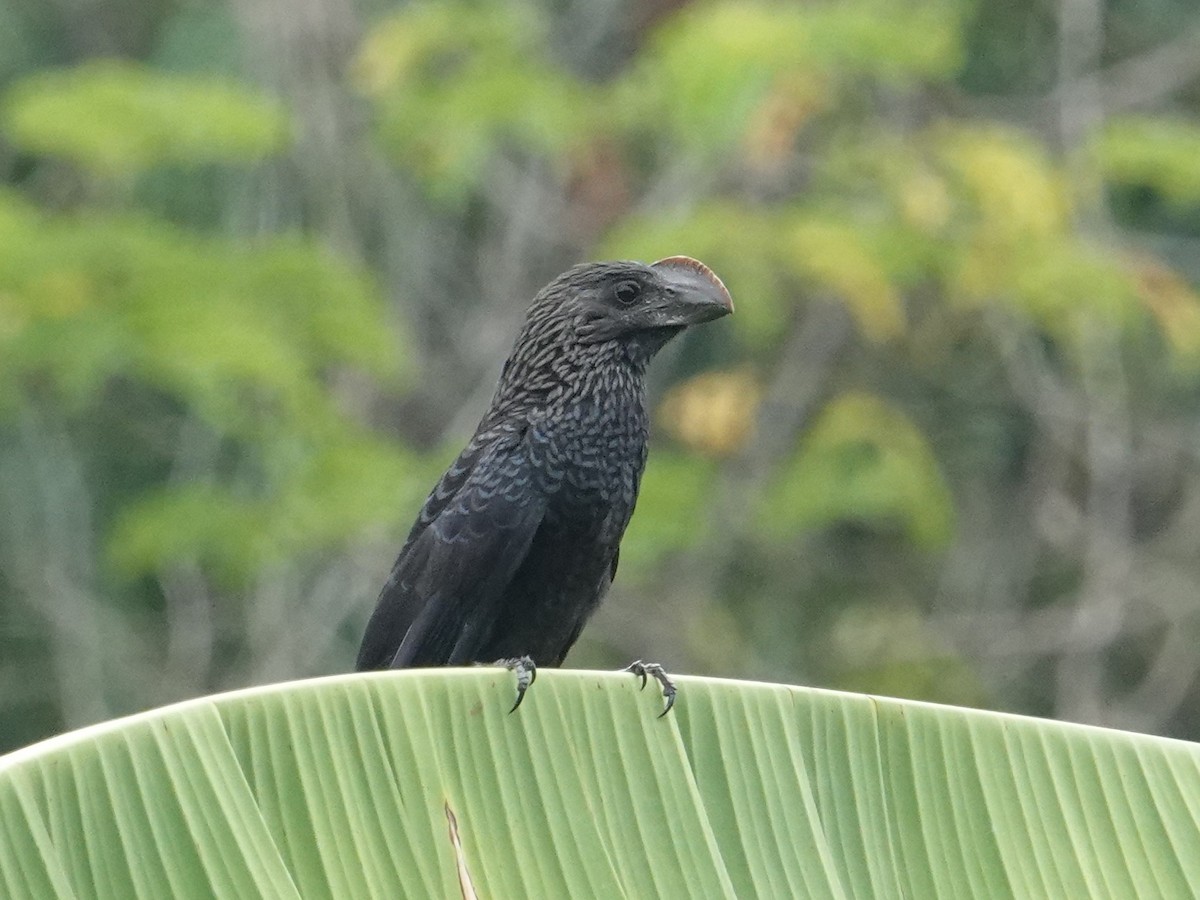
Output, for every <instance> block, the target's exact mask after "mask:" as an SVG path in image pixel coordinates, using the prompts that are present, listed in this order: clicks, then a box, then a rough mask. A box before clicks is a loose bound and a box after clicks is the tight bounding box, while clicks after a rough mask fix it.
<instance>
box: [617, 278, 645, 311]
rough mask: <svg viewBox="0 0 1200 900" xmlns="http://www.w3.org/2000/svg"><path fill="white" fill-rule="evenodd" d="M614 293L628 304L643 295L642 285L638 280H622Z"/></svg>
mask: <svg viewBox="0 0 1200 900" xmlns="http://www.w3.org/2000/svg"><path fill="white" fill-rule="evenodd" d="M614 293H616V295H617V299H618V300H619V301H621V302H622V303H624V304H626V305H628V304H630V303H632V302H633V301H634V300H636V299H637V298H638V297H640V296H641V294H642V286H641V285H640V284H638V283H637V282H636V281H622V282H621V283H620V284H618V285H617V287H616V290H615V292H614Z"/></svg>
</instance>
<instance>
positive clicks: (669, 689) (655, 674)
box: [621, 659, 676, 719]
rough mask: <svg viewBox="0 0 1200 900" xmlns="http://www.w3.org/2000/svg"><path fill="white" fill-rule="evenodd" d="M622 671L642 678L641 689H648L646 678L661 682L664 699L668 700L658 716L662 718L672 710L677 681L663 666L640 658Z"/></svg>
mask: <svg viewBox="0 0 1200 900" xmlns="http://www.w3.org/2000/svg"><path fill="white" fill-rule="evenodd" d="M621 671H622V672H632V673H633V674H634V676H635V677H637V678H641V679H642V687H641V690H645V689H646V680H647V679H648V678H653V679H654V680H655V681H657V682H658V683H659V684H661V685H662V693H663V700H664V701H665V702H666V706H664V707H663V711H662V712H660V713H659V714H658V717H659V718H660V719H661V718H662V717H663V716H665V715H666V714H667V713H669V712H670V711H671V707H672V706H674V705H675V693H676V689H675V682H673V681H672V680H671V679H670V677H669V676H668V675H667V673H666V672H665V671H664V670H663V667H662V666H660V665H659V664H658V663H648V662H642V661H641V660H640V659H639V660H637V661H636V662H631V663H630V664H629V665H627V666H626V667H625V668H624V669H622V670H621Z"/></svg>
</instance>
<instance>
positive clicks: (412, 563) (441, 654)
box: [357, 435, 545, 671]
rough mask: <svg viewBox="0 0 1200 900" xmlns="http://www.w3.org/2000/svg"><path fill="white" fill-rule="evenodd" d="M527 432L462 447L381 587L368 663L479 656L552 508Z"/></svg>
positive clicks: (365, 645)
mask: <svg viewBox="0 0 1200 900" xmlns="http://www.w3.org/2000/svg"><path fill="white" fill-rule="evenodd" d="M521 437H522V436H521V435H503V436H501V437H500V438H499V439H497V440H494V441H491V442H483V443H481V444H480V445H479V446H478V449H477V450H476V452H474V453H473V454H471V458H467V459H464V457H466V456H468V454H467V452H464V455H463V457H459V460H458V461H457V462H456V463H455V464H454V465H453V466H451V468H450V469H449V470H448V471H447V472H446V475H445V476H443V478H442V481H441V482H439V484H438V486H437V487H436V488H435V489H434V491H433V493H432V494H431V495H430V498H429V500H428V501H426V504H425V507H424V508H423V509H422V512H421V516H420V517H419V518H418V520H417V523H416V524H415V525H414V526H413V530H412V532H411V533H410V534H409V538H408V541H407V542H406V544H405V547H404V549H403V550H402V551H401V553H400V556H399V558H398V559H397V560H396V564H395V565H394V566H393V568H392V573H391V576H390V577H389V578H388V580H387V583H386V584H385V585H384V587H383V591H382V592H381V593H380V595H379V602H378V604H377V605H376V607H375V612H374V614H373V615H372V616H371V621H370V622H369V623H368V625H367V630H366V634H365V635H364V636H363V642H362V647H361V648H360V650H359V654H358V663H357V668H358V669H359V670H360V671H361V670H364V669H376V668H381V667H384V666H389V665H390V666H393V667H406V666H427V665H457V664H461V663H464V662H470V661H472V660H473V659H474V654H475V653H476V652H477V651H478V650H479V648H480V646H482V644H483V643H484V642H485V641H486V640H487V638H488V632H489V631H490V629H491V626H492V624H493V622H494V621H495V619H496V616H497V615H498V613H499V610H500V603H501V600H502V597H503V594H504V590H505V588H506V587H507V586H508V583H509V581H511V580H512V576H513V573H514V572H516V570H517V568H518V567H519V566H520V564H521V562H522V561H523V560H524V558H525V555H526V553H527V552H528V550H529V545H530V543H531V542H532V541H533V536H534V534H535V533H536V532H537V529H538V526H539V525H540V524H541V521H542V516H543V514H544V512H545V498H544V495H542V494H541V492H539V491H538V490H536V488H535V486H534V484H533V479H532V471H531V466H530V462H529V456H528V453H527V452H526V449H525V448H524V446H523V441H522V440H521ZM473 446H475V443H474V442H473ZM471 449H472V448H471V447H468V451H470V450H471Z"/></svg>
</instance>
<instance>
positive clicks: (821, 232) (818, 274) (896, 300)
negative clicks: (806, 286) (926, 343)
mask: <svg viewBox="0 0 1200 900" xmlns="http://www.w3.org/2000/svg"><path fill="white" fill-rule="evenodd" d="M792 241H793V244H792V246H793V247H794V252H793V254H792V258H791V262H792V265H793V266H794V267H795V269H796V270H797V271H798V272H799V273H801V274H802V275H805V276H808V277H809V278H811V279H813V280H814V281H816V282H817V283H818V284H821V285H824V286H825V287H827V288H828V289H830V290H831V291H833V292H834V293H835V294H836V295H837V297H838V299H840V300H842V301H843V302H845V303H846V305H847V306H848V307H849V308H850V312H851V313H852V314H853V316H854V320H855V322H856V323H857V324H858V327H859V330H860V331H861V332H862V334H863V336H864V337H866V338H867V339H868V340H870V341H873V342H876V343H878V342H882V341H886V340H889V339H891V338H894V337H897V336H898V335H900V334H902V333H903V331H904V327H905V320H904V304H903V301H902V300H901V298H900V295H899V293H898V292H897V291H896V289H895V288H894V287H893V286H892V282H891V279H890V278H889V276H888V273H887V272H886V271H884V269H883V267H882V266H881V265H880V263H879V260H878V259H877V257H876V256H875V254H874V253H872V252H871V251H870V250H869V249H868V248H867V247H866V245H865V244H864V243H863V240H862V236H861V231H860V230H859V229H857V228H855V227H854V226H853V225H850V224H845V223H841V222H833V221H827V220H824V221H823V220H820V219H807V220H804V221H802V222H800V223H799V224H798V225H797V226H796V227H795V229H794V230H793V232H792Z"/></svg>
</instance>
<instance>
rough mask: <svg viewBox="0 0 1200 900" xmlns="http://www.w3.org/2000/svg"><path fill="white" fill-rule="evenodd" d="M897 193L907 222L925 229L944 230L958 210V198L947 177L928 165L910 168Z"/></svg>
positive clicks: (901, 180) (925, 230)
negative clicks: (943, 177)
mask: <svg viewBox="0 0 1200 900" xmlns="http://www.w3.org/2000/svg"><path fill="white" fill-rule="evenodd" d="M897 195H898V199H899V205H900V213H901V216H902V217H903V219H904V222H905V224H907V225H910V226H912V227H914V228H917V229H918V230H920V231H923V232H936V231H939V230H941V229H942V228H944V227H945V226H946V224H947V223H948V222H949V221H950V217H951V215H952V214H953V212H954V201H953V199H952V198H951V197H950V192H949V190H947V188H946V183H945V181H943V180H942V179H941V178H939V177H937V176H936V175H934V174H933V173H932V172H930V171H929V170H927V169H923V168H914V169H912V170H908V171H906V172H905V173H904V175H903V176H902V178H901V179H900V183H899V185H898V186H897Z"/></svg>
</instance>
